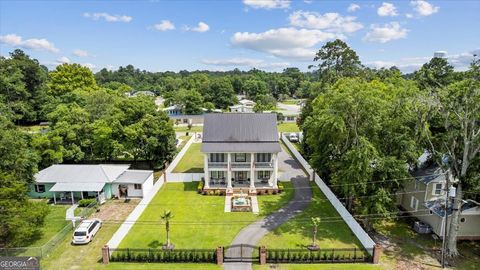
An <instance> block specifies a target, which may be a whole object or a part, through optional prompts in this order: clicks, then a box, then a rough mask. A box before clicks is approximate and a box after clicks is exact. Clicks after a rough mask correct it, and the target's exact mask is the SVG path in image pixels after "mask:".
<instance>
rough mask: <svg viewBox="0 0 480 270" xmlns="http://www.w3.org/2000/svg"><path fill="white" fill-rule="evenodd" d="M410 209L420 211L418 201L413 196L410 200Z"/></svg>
mask: <svg viewBox="0 0 480 270" xmlns="http://www.w3.org/2000/svg"><path fill="white" fill-rule="evenodd" d="M410 208H412V209H415V211H417V209H418V199H417V198H415V197H414V196H412V198H411V200H410Z"/></svg>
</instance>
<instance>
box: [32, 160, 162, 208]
mask: <svg viewBox="0 0 480 270" xmlns="http://www.w3.org/2000/svg"><path fill="white" fill-rule="evenodd" d="M129 168H130V165H128V164H122V165H116V164H93V165H91V164H56V165H52V166H50V167H48V168H46V169H43V170H41V171H40V172H38V173H37V174H36V175H35V183H34V184H31V185H30V189H29V192H28V194H29V196H30V197H32V198H48V199H51V200H52V202H53V203H55V204H57V203H71V204H74V203H75V202H77V201H78V200H81V199H85V198H97V199H98V200H99V201H103V200H106V199H111V198H112V197H117V198H122V197H125V198H126V197H130V198H131V197H137V198H142V197H143V196H145V195H146V194H147V193H148V192H149V191H150V190H151V189H152V187H153V171H149V170H131V169H129Z"/></svg>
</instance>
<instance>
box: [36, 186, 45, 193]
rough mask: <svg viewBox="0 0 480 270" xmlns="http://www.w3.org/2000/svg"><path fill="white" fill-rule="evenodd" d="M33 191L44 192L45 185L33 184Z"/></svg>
mask: <svg viewBox="0 0 480 270" xmlns="http://www.w3.org/2000/svg"><path fill="white" fill-rule="evenodd" d="M35 192H37V193H44V192H45V185H35Z"/></svg>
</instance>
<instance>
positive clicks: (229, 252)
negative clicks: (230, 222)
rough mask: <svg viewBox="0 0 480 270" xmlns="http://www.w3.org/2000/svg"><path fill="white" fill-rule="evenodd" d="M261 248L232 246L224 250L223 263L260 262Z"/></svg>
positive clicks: (244, 245)
mask: <svg viewBox="0 0 480 270" xmlns="http://www.w3.org/2000/svg"><path fill="white" fill-rule="evenodd" d="M259 260H260V255H259V247H257V246H252V245H248V244H239V245H231V246H226V247H224V248H223V262H258V261H259Z"/></svg>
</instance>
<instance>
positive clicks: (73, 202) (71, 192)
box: [70, 191, 75, 204]
mask: <svg viewBox="0 0 480 270" xmlns="http://www.w3.org/2000/svg"><path fill="white" fill-rule="evenodd" d="M70 194H71V195H72V204H75V199H74V198H73V191H70Z"/></svg>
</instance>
